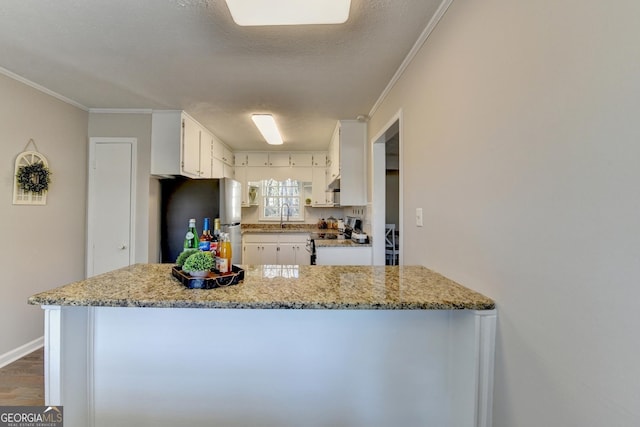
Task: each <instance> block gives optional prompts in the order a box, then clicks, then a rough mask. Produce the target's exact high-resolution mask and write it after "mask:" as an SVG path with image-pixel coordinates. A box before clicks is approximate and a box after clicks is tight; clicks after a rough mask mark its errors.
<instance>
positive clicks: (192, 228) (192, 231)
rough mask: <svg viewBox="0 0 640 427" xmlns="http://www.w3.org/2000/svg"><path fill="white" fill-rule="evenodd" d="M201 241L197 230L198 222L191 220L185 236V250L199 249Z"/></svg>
mask: <svg viewBox="0 0 640 427" xmlns="http://www.w3.org/2000/svg"><path fill="white" fill-rule="evenodd" d="M199 244H200V241H199V239H198V231H197V230H196V220H195V218H191V219H190V220H189V229H188V230H187V234H186V235H185V236H184V249H185V250H187V249H198V246H199Z"/></svg>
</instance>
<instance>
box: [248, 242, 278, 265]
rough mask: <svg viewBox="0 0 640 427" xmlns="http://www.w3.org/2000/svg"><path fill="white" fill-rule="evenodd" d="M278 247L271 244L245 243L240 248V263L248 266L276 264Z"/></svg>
mask: <svg viewBox="0 0 640 427" xmlns="http://www.w3.org/2000/svg"><path fill="white" fill-rule="evenodd" d="M277 258H278V245H277V244H272V243H245V244H244V245H243V246H242V263H243V264H248V265H263V264H276V263H277Z"/></svg>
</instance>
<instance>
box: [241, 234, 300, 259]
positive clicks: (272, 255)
mask: <svg viewBox="0 0 640 427" xmlns="http://www.w3.org/2000/svg"><path fill="white" fill-rule="evenodd" d="M307 238H308V234H307V233H281V234H277V233H250V234H245V236H244V237H243V238H242V263H243V264H247V265H277V264H283V265H309V264H310V263H311V259H310V255H309V253H308V252H307V251H306V249H305V245H306V242H307Z"/></svg>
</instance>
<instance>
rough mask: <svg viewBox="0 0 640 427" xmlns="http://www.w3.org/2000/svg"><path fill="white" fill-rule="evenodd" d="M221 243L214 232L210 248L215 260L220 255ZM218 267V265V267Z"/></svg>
mask: <svg viewBox="0 0 640 427" xmlns="http://www.w3.org/2000/svg"><path fill="white" fill-rule="evenodd" d="M219 245H220V243H219V242H218V236H216V235H215V234H214V235H213V236H211V242H209V250H211V256H212V257H213V260H214V262H215V261H216V260H217V257H218V251H219ZM215 265H218V264H215ZM217 268H218V267H216V269H217Z"/></svg>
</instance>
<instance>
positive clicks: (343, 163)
mask: <svg viewBox="0 0 640 427" xmlns="http://www.w3.org/2000/svg"><path fill="white" fill-rule="evenodd" d="M366 147H367V126H366V123H363V122H359V121H357V120H340V121H339V122H338V124H337V126H336V129H335V131H334V133H333V137H332V138H331V143H330V144H329V153H328V157H329V159H328V161H327V164H328V166H327V167H328V175H329V177H328V184H329V187H331V188H335V189H337V188H339V189H340V204H341V205H342V206H364V205H366V204H367V175H366V173H367V172H366V155H367V153H366Z"/></svg>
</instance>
